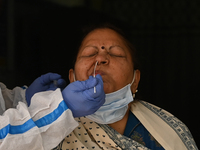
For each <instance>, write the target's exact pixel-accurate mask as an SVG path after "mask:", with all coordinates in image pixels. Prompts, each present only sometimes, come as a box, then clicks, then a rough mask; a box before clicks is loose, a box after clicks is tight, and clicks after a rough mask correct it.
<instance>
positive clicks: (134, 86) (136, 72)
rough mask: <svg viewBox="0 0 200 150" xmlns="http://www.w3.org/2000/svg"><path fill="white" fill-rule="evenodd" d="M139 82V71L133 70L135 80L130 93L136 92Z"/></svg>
mask: <svg viewBox="0 0 200 150" xmlns="http://www.w3.org/2000/svg"><path fill="white" fill-rule="evenodd" d="M139 82H140V70H135V80H134V82H133V84H132V86H131V91H132V92H133V93H135V92H136V90H137V88H138V84H139Z"/></svg>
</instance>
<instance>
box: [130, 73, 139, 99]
mask: <svg viewBox="0 0 200 150" xmlns="http://www.w3.org/2000/svg"><path fill="white" fill-rule="evenodd" d="M135 72H136V71H135V70H134V74H133V80H132V82H131V85H132V84H133V82H134V81H135V74H136V73H135ZM137 91H138V90H136V92H137ZM133 98H135V93H133Z"/></svg>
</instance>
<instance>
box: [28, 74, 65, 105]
mask: <svg viewBox="0 0 200 150" xmlns="http://www.w3.org/2000/svg"><path fill="white" fill-rule="evenodd" d="M54 80H56V81H57V83H56V85H55V84H54V82H53V81H54ZM65 86H66V82H65V80H64V79H62V78H61V75H59V74H57V73H47V74H44V75H42V76H40V77H38V78H37V79H35V80H34V81H33V83H32V84H31V85H30V86H29V87H28V88H27V90H26V101H27V104H28V106H29V105H30V103H31V97H32V96H33V95H34V94H35V93H37V92H42V91H48V90H55V89H56V88H64V87H65Z"/></svg>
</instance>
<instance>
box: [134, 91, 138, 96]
mask: <svg viewBox="0 0 200 150" xmlns="http://www.w3.org/2000/svg"><path fill="white" fill-rule="evenodd" d="M137 92H138V90H135V93H137ZM135 93H133V98H135Z"/></svg>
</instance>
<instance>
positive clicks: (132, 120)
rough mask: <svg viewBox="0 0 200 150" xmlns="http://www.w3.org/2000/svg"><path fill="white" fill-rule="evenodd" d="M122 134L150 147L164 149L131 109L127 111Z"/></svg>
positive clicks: (158, 149) (154, 149) (156, 149)
mask: <svg viewBox="0 0 200 150" xmlns="http://www.w3.org/2000/svg"><path fill="white" fill-rule="evenodd" d="M124 135H125V136H127V137H129V138H131V139H133V140H135V141H137V142H138V143H140V144H142V145H144V146H146V147H148V148H150V149H153V150H164V148H163V147H162V146H161V145H160V144H159V143H158V142H157V141H156V140H155V138H154V137H153V136H152V135H151V134H150V133H149V131H147V129H146V128H145V127H144V126H143V125H142V123H141V122H140V121H139V120H138V119H137V118H136V116H135V115H134V114H133V113H132V112H131V111H130V112H129V118H128V121H127V124H126V128H125V131H124Z"/></svg>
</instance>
